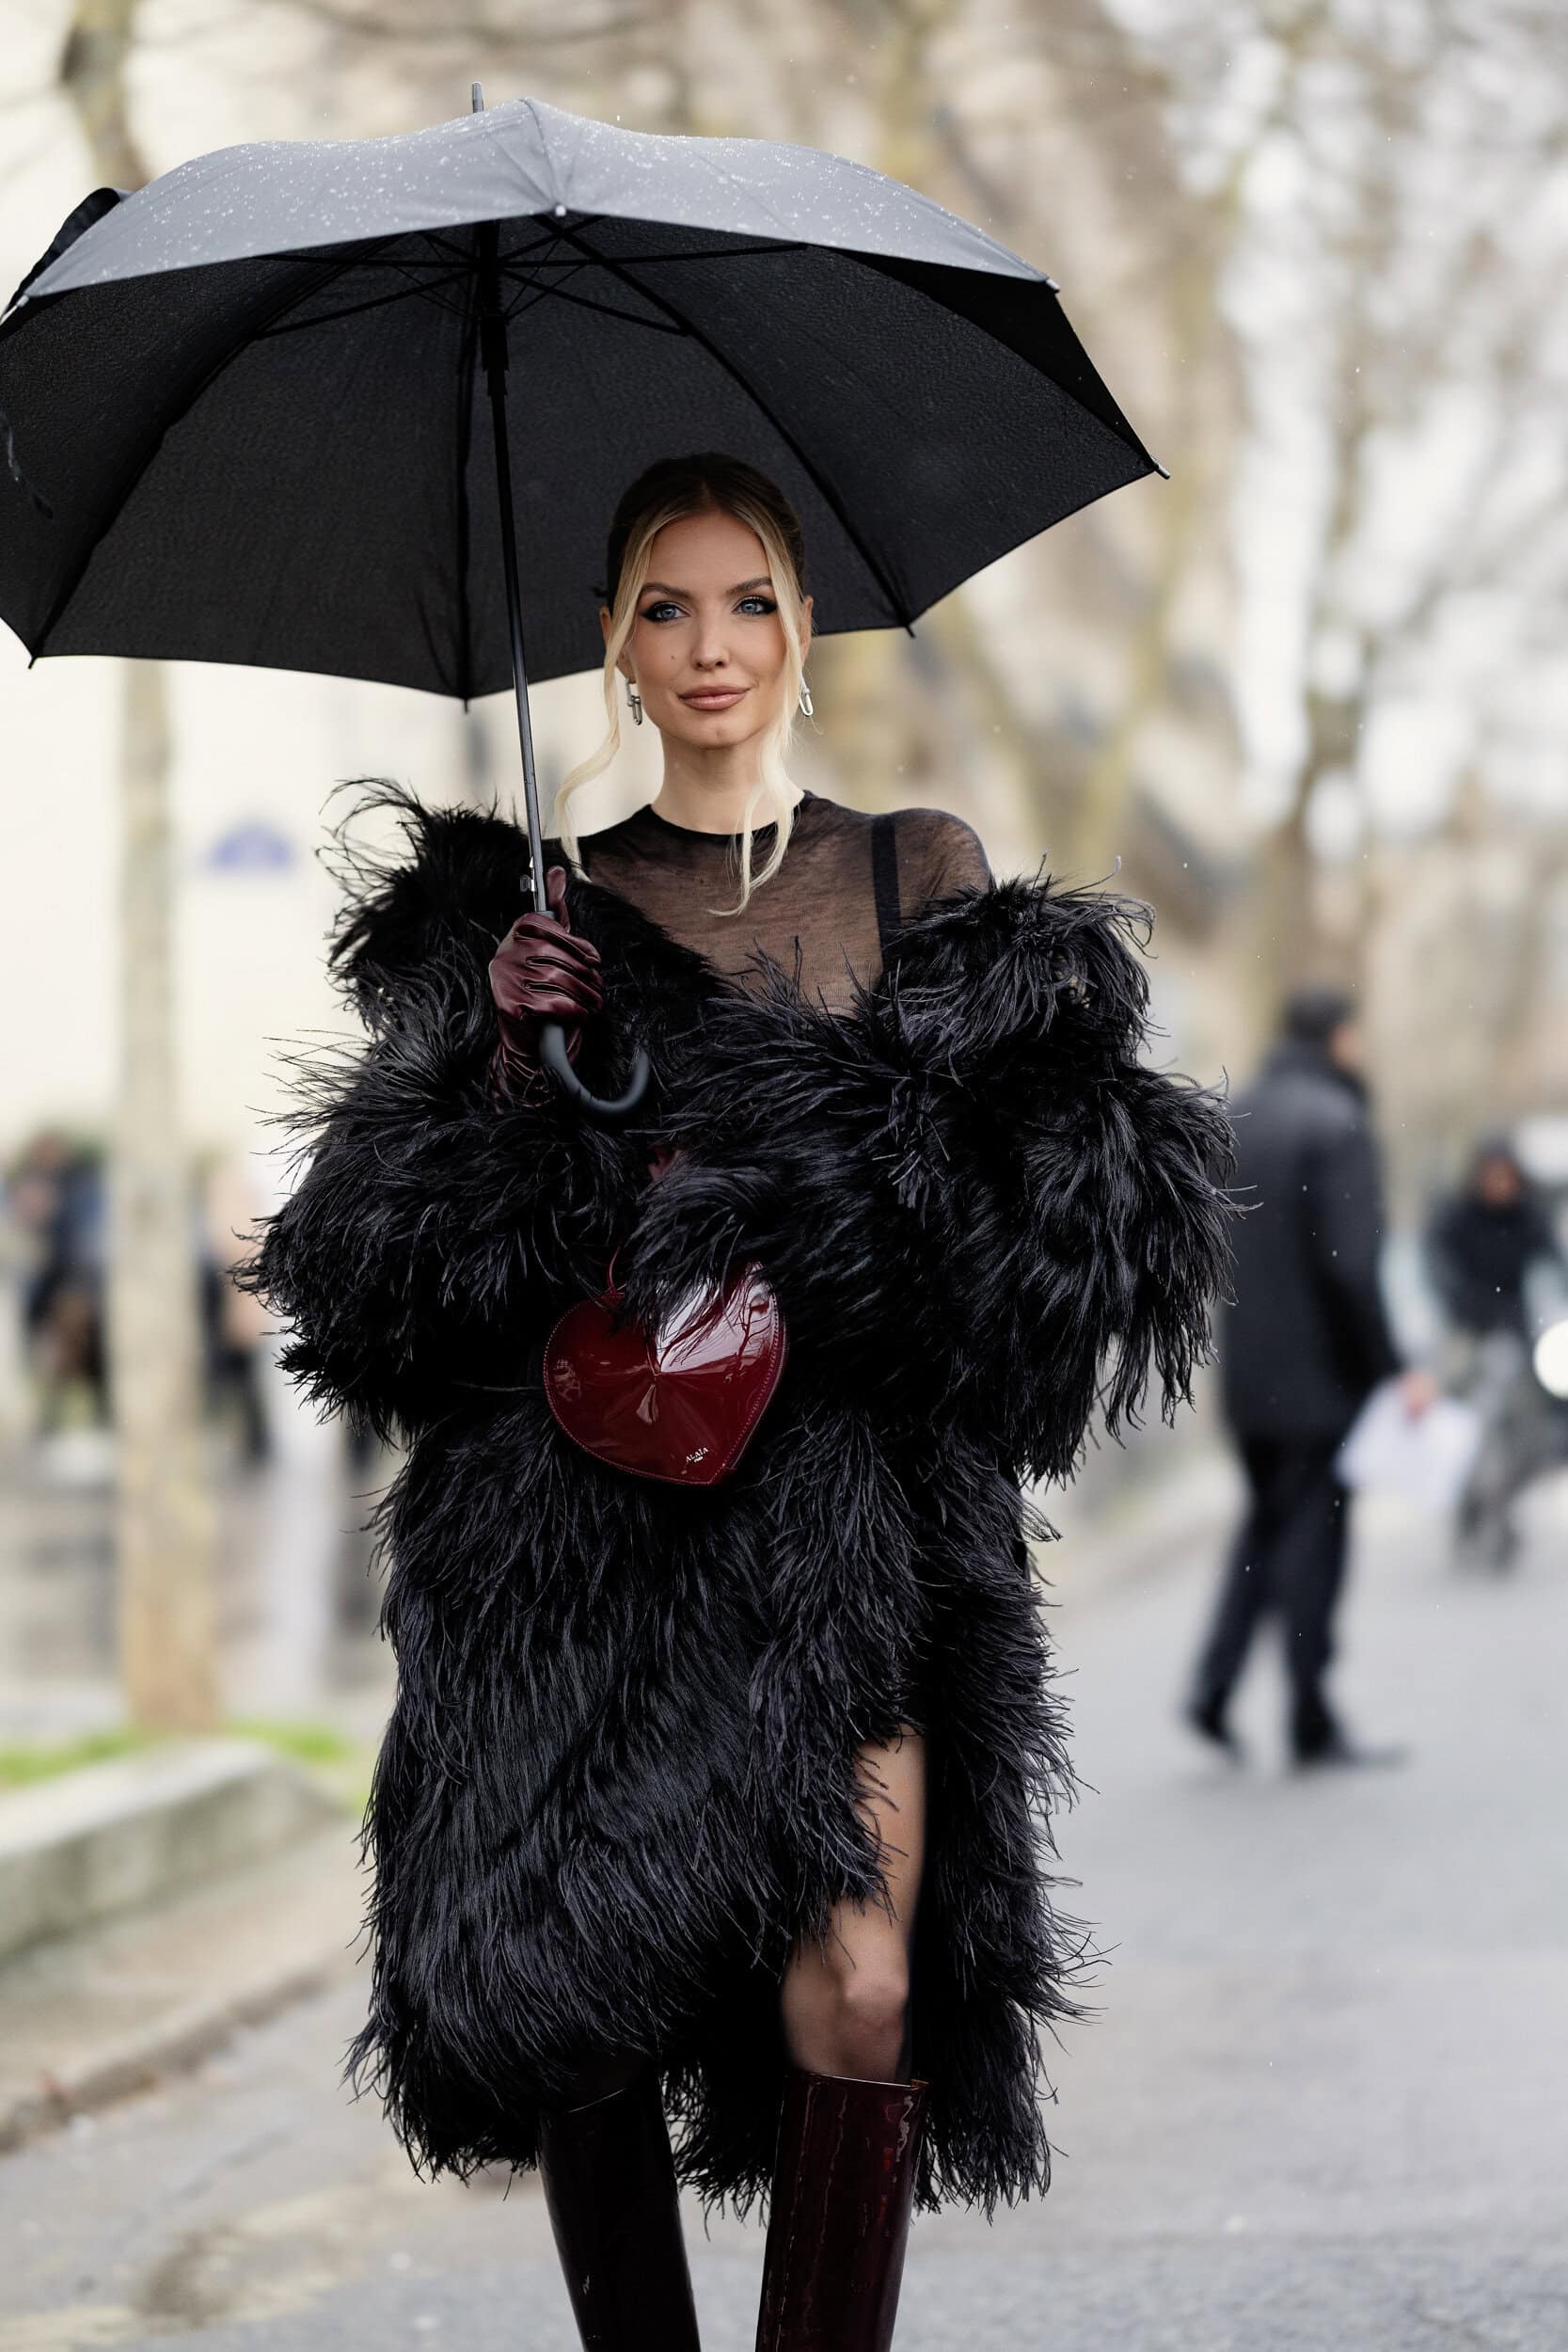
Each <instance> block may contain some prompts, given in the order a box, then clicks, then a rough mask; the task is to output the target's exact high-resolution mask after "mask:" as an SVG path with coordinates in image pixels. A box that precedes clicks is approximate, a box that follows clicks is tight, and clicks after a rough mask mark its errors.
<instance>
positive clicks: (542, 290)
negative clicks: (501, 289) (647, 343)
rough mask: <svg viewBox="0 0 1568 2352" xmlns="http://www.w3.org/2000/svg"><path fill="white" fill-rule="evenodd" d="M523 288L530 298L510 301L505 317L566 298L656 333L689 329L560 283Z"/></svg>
mask: <svg viewBox="0 0 1568 2352" xmlns="http://www.w3.org/2000/svg"><path fill="white" fill-rule="evenodd" d="M525 291H526V292H527V293H528V294H531V300H528V301H524V300H521V299H519V300H518V301H516V302H515V303H512V304H511V305H510V306H509V307H508V310H507V313H506V315H507V319H508V321H511V320H512V319H516V318H521V317H522V315H523V313H524V311H525V310H533V309H534V307H535V306H536V305H537V304H538V303H541V302H570V303H571V304H573V306H574V307H575V308H576V309H578V310H597V311H598V313H599V315H600V317H601V318H607V319H619V320H620V321H621V322H622V324H623V326H646V327H647V328H649V329H650V330H651V332H652V333H654V334H656V335H685V334H688V333H689V331H690V330H689V328H688V327H685V326H676V325H674V324H673V323H672V322H671V321H670V320H669V319H649V318H640V317H639V316H638V314H637V312H636V311H635V310H617V309H616V308H615V305H614V304H613V303H612V302H595V301H594V297H593V295H592V294H568V293H567V292H566V289H565V287H564V286H528V287H526V288H525Z"/></svg>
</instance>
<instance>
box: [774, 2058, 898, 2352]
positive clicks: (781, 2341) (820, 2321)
mask: <svg viewBox="0 0 1568 2352" xmlns="http://www.w3.org/2000/svg"><path fill="white" fill-rule="evenodd" d="M926 2100H927V2086H926V2084H925V2083H924V2082H918V2081H917V2082H909V2083H877V2082H858V2081H855V2080H853V2079H851V2078H850V2077H848V2076H846V2075H841V2074H809V2073H808V2072H807V2071H806V2070H805V2069H804V2068H803V2067H799V2066H796V2067H791V2069H790V2071H789V2076H788V2080H787V2082H786V2085H785V2088H784V2112H783V2114H782V2116H781V2118H780V2122H779V2147H778V2154H777V2157H776V2159H775V2162H774V2168H773V2195H772V2204H771V2209H770V2213H769V2218H768V2245H767V2251H766V2254H765V2256H764V2260H763V2274H762V2309H761V2312H760V2315H759V2317H758V2320H757V2352H888V2348H889V2346H890V2345H891V2344H892V2342H893V2324H894V2321H895V2318H896V2317H897V2313H898V2289H899V2285H900V2283H901V2281H902V2279H903V2274H904V2249H905V2247H906V2245H907V2243H908V2240H909V2230H910V2215H911V2209H912V2207H913V2202H914V2184H915V2171H916V2168H917V2166H918V2163H919V2160H920V2150H921V2143H922V2141H923V2140H924V2138H925V2135H926Z"/></svg>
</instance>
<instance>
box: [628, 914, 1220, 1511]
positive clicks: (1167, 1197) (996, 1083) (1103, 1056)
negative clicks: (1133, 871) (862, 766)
mask: <svg viewBox="0 0 1568 2352" xmlns="http://www.w3.org/2000/svg"><path fill="white" fill-rule="evenodd" d="M1146 920H1147V916H1146V913H1145V911H1144V910H1142V909H1140V908H1138V907H1136V906H1135V905H1132V904H1131V903H1130V902H1128V901H1126V900H1124V899H1121V898H1117V897H1114V896H1111V895H1109V894H1104V893H1097V892H1086V891H1068V890H1058V889H1056V888H1055V887H1054V886H1053V884H1052V883H1051V882H1049V881H1045V882H1041V881H1033V882H1005V883H1002V884H998V885H994V886H992V887H990V888H988V889H983V890H971V891H966V892H963V893H961V894H958V895H956V896H954V897H953V898H949V899H948V900H946V901H945V902H943V903H942V904H940V905H938V906H935V907H933V908H931V909H929V910H927V912H926V913H925V914H922V915H920V916H918V917H917V918H916V919H915V920H914V921H913V922H911V923H910V924H908V925H906V926H905V927H904V929H903V930H902V931H901V932H900V934H899V936H898V938H897V939H896V940H895V943H894V946H893V948H892V950H891V952H890V955H889V959H888V965H887V969H886V971H885V972H884V973H883V975H882V977H881V978H880V979H879V982H878V983H877V985H876V986H875V987H874V988H873V989H870V990H868V991H866V992H863V994H862V997H861V999H860V1001H859V1003H858V1005H857V1008H856V1009H855V1011H854V1013H853V1015H852V1017H849V1018H847V1019H846V1018H843V1017H835V1016H832V1015H829V1014H826V1013H823V1012H820V1011H817V1010H815V1009H812V1008H811V1007H809V1006H808V1005H806V1004H805V1003H804V1002H803V1001H802V999H801V998H800V994H799V992H798V991H796V990H795V989H794V987H793V985H792V983H791V982H790V981H789V980H788V978H787V977H786V976H785V975H784V973H783V972H782V971H781V970H779V969H778V967H776V966H775V967H772V968H771V969H770V970H768V971H766V972H764V973H763V974H761V976H760V977H761V980H762V986H761V987H760V988H759V990H758V991H757V993H755V994H754V995H752V997H750V998H748V999H745V1000H734V999H732V1000H729V1001H726V1002H725V1003H724V1004H723V1005H722V1006H720V1007H716V1008H715V1009H713V1011H712V1013H710V1016H709V1019H708V1023H707V1026H706V1031H705V1055H704V1061H703V1068H702V1073H701V1076H700V1079H699V1081H698V1082H697V1083H696V1084H695V1085H694V1087H693V1089H692V1090H691V1092H690V1095H689V1100H688V1102H687V1103H686V1104H685V1105H684V1106H683V1109H684V1126H683V1132H682V1140H683V1142H684V1143H685V1146H686V1158H685V1160H684V1161H683V1162H682V1163H681V1165H680V1166H679V1167H678V1168H676V1169H675V1170H674V1171H673V1176H672V1177H671V1178H669V1179H667V1180H666V1182H665V1184H662V1185H660V1186H658V1187H657V1188H656V1190H655V1192H654V1194H653V1195H651V1196H650V1197H649V1198H648V1199H647V1200H645V1201H644V1203H643V1204H642V1207H641V1216H640V1219H639V1224H638V1228H637V1232H636V1234H635V1237H634V1239H633V1241H632V1243H631V1245H630V1246H629V1247H628V1248H627V1249H626V1250H625V1251H624V1252H623V1255H622V1258H621V1260H620V1261H619V1262H618V1263H619V1265H620V1267H621V1268H623V1269H625V1275H626V1290H627V1298H628V1304H629V1305H630V1307H631V1308H632V1310H633V1311H637V1312H640V1313H641V1314H642V1315H643V1316H644V1317H647V1316H649V1315H652V1314H656V1313H657V1312H658V1311H659V1310H660V1308H661V1307H662V1306H663V1304H664V1303H665V1302H666V1301H667V1300H670V1299H673V1297H675V1296H677V1295H679V1293H680V1291H681V1289H682V1288H683V1286H684V1285H685V1284H686V1283H687V1282H689V1280H691V1279H694V1278H696V1277H712V1276H715V1275H717V1274H718V1273H720V1272H721V1270H722V1268H723V1267H724V1265H725V1264H727V1263H730V1262H732V1261H733V1260H734V1259H735V1258H736V1257H737V1256H739V1255H751V1256H754V1257H755V1258H756V1259H757V1260H758V1261H759V1262H760V1263H763V1264H764V1266H765V1267H766V1268H767V1269H768V1272H769V1274H770V1276H771V1277H772V1279H773V1280H774V1282H775V1285H776V1287H777V1289H778V1291H779V1295H780V1299H781V1303H782V1304H783V1306H784V1313H785V1317H786V1321H787V1323H788V1325H789V1329H790V1335H791V1344H792V1347H798V1348H800V1349H801V1350H802V1351H804V1352H805V1353H806V1354H808V1355H809V1357H810V1358H811V1359H812V1362H813V1366H814V1377H816V1378H817V1379H818V1380H820V1381H823V1382H826V1383H829V1384H830V1385H836V1386H841V1387H843V1388H844V1389H845V1390H846V1391H850V1392H855V1391H858V1392H859V1393H861V1394H864V1393H865V1392H866V1390H867V1386H868V1384H871V1385H874V1386H875V1389H876V1391H877V1392H878V1394H879V1396H880V1397H881V1398H882V1399H883V1401H884V1403H885V1405H886V1406H887V1407H888V1409H890V1410H893V1411H895V1412H898V1411H900V1410H901V1411H903V1412H905V1413H907V1415H908V1416H909V1418H910V1419H911V1421H914V1422H918V1421H921V1420H926V1421H929V1420H930V1419H931V1418H932V1417H933V1416H941V1417H943V1418H945V1419H947V1420H956V1421H958V1422H963V1423H964V1424H966V1425H970V1426H973V1427H974V1428H975V1429H976V1430H983V1431H986V1432H988V1433H990V1436H991V1437H992V1438H994V1439H995V1440H997V1441H998V1442H999V1443H1000V1445H1001V1447H1002V1449H1003V1451H1004V1452H1005V1454H1006V1456H1007V1457H1008V1458H1009V1460H1010V1461H1011V1462H1012V1463H1013V1464H1014V1465H1015V1466H1016V1467H1017V1469H1018V1470H1019V1471H1020V1473H1021V1474H1032V1475H1039V1476H1065V1475H1067V1474H1068V1473H1069V1470H1070V1469H1071V1468H1072V1466H1073V1464H1074V1462H1075V1460H1076V1457H1077V1454H1078V1452H1079V1449H1080V1447H1081V1445H1082V1443H1083V1439H1084V1436H1085V1430H1086V1427H1087V1424H1088V1422H1089V1419H1090V1416H1091V1413H1092V1412H1093V1410H1094V1409H1095V1406H1096V1405H1097V1404H1099V1405H1100V1406H1101V1407H1102V1408H1103V1410H1104V1413H1105V1416H1106V1420H1107V1422H1108V1424H1109V1425H1110V1427H1111V1428H1112V1430H1113V1431H1115V1430H1116V1429H1117V1428H1118V1427H1119V1426H1120V1425H1122V1424H1123V1423H1126V1422H1132V1421H1134V1420H1135V1419H1136V1417H1137V1414H1138V1411H1139V1408H1140V1406H1141V1405H1142V1403H1143V1401H1144V1399H1145V1396H1146V1394H1147V1391H1148V1385H1149V1382H1150V1380H1151V1379H1153V1380H1154V1381H1156V1382H1157V1383H1158V1385H1159V1389H1160V1391H1161V1397H1162V1402H1163V1404H1164V1408H1165V1410H1166V1411H1167V1412H1169V1411H1172V1410H1174V1408H1175V1406H1176V1405H1177V1403H1178V1402H1179V1401H1180V1399H1181V1398H1182V1397H1184V1396H1185V1395H1186V1394H1187V1393H1188V1389H1189V1384H1190V1380H1191V1375H1192V1372H1193V1369H1194V1366H1195V1364H1196V1361H1197V1360H1198V1359H1200V1358H1201V1357H1203V1356H1204V1355H1206V1354H1207V1352H1208V1349H1209V1344H1210V1314H1211V1310H1212V1304H1213V1301H1214V1299H1215V1296H1216V1294H1217V1293H1218V1292H1219V1290H1220V1289H1221V1287H1222V1286H1223V1282H1224V1279H1225V1271H1226V1266H1227V1239H1226V1224H1227V1214H1228V1202H1227V1197H1226V1195H1225V1192H1224V1189H1223V1186H1224V1180H1225V1177H1226V1175H1227V1170H1228V1164H1229V1149H1230V1131H1229V1128H1228V1125H1227V1121H1226V1119H1225V1116H1224V1112H1223V1108H1222V1105H1221V1103H1220V1100H1219V1098H1218V1096H1217V1095H1216V1094H1214V1093H1212V1092H1211V1091H1209V1090H1207V1089H1203V1088H1200V1087H1197V1086H1195V1085H1192V1084H1190V1083H1188V1082H1186V1081H1183V1080H1180V1079H1176V1078H1171V1077H1168V1076H1165V1075H1164V1074H1163V1073H1160V1072H1159V1071H1157V1070H1155V1069H1153V1068H1151V1067H1150V1066H1149V1064H1148V1062H1147V1061H1146V1060H1145V1059H1144V1047H1145V1042H1146V1035H1147V1024H1148V991H1147V980H1146V977H1145V972H1144V967H1143V963H1142V960H1141V957H1140V955H1139V953H1138V948H1139V945H1140V941H1141V936H1142V930H1143V926H1144V923H1145V922H1146Z"/></svg>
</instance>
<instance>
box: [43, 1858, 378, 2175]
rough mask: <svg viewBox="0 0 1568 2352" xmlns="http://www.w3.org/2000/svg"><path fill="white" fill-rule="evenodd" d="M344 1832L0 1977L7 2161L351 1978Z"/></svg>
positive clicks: (352, 1919)
mask: <svg viewBox="0 0 1568 2352" xmlns="http://www.w3.org/2000/svg"><path fill="white" fill-rule="evenodd" d="M356 1842H357V1841H356V1836H355V1834H354V1831H353V1829H352V1826H351V1825H350V1823H349V1822H348V1821H347V1820H339V1821H338V1823H337V1825H336V1826H335V1827H334V1828H333V1829H331V1830H329V1831H326V1832H325V1833H318V1834H317V1835H316V1836H313V1837H310V1838H309V1839H308V1840H305V1841H303V1842H301V1843H298V1844H295V1845H293V1846H292V1847H291V1848H289V1849H288V1850H287V1851H284V1852H281V1853H277V1854H274V1855H271V1856H269V1857H267V1858H266V1859H265V1860H263V1861H261V1862H258V1863H253V1864H251V1865H250V1866H248V1867H241V1868H239V1869H235V1870H230V1871H228V1872H226V1873H225V1874H224V1876H223V1877H222V1878H221V1879H220V1880H219V1881H217V1882H216V1883H214V1884H210V1885H207V1886H204V1887H202V1888H200V1889H198V1890H196V1891H194V1892H190V1893H187V1894H185V1895H183V1896H179V1897H176V1898H174V1899H171V1900H170V1901H168V1902H166V1903H165V1904H161V1905H159V1906H158V1907H157V1908H155V1909H152V1910H146V1911H142V1912H135V1913H130V1914H127V1915H125V1916H123V1917H120V1918H118V1919H114V1920H111V1921H109V1922H108V1923H107V1924H106V1925H105V1926H103V1927H100V1928H97V1929H94V1930H88V1931H85V1932H83V1933H81V1934H79V1935H74V1936H70V1937H66V1938H64V1939H61V1940H59V1941H56V1942H51V1943H48V1944H40V1945H35V1946H34V1947H33V1948H32V1949H31V1950H29V1951H26V1952H24V1953H23V1954H22V1955H21V1956H20V1957H19V1958H17V1959H14V1960H12V1961H10V1962H9V1963H8V1964H7V1965H6V1966H5V1967H4V1968H0V2151H8V2150H10V2149H14V2148H17V2147H19V2146H21V2145H22V2144H23V2143H24V2141H26V2140H28V2139H31V2138H33V2137H36V2136H37V2135H38V2134H39V2133H40V2132H42V2131H47V2130H49V2129H51V2128H53V2127H55V2126H58V2125H59V2124H62V2123H66V2122H70V2120H71V2117H72V2116H73V2115H76V2114H79V2113H82V2112H84V2111H86V2110H87V2109H90V2108H92V2107H96V2106H103V2105H105V2104H106V2103H107V2102H109V2101H111V2100H114V2099H119V2098H123V2097H125V2096H126V2095H127V2094H128V2093H129V2092H132V2091H135V2090H146V2089H149V2088H150V2087H151V2086H153V2085H155V2084H156V2083H157V2082H158V2081H159V2079H160V2078H161V2077H162V2076H163V2075H164V2074H167V2073H170V2072H173V2071H176V2070H178V2069H181V2068H184V2067H189V2066H193V2065H195V2064H197V2063H198V2062H199V2060H201V2059H202V2058H206V2057H207V2056H209V2055H210V2054H211V2053H212V2052H213V2051H214V2050H215V2049H217V2048H219V2047H220V2046H221V2045H222V2043H223V2042H226V2041H227V2040H228V2039H229V2038H230V2036H231V2035H232V2034H234V2033H235V2032H236V2031H238V2030H240V2029H241V2028H243V2027H245V2026H253V2025H259V2024H260V2023H261V2022H262V2020H264V2019H265V2018H267V2017H269V2016H271V2015H273V2014H274V2013H275V2012H276V2011H277V2010H281V2009H284V2008H286V2007H287V2006H288V2005H289V2004H290V2003H291V2002H293V2001H296V2000H299V1999H301V1998H303V1997H304V1996H305V1995H307V1994H311V1993H314V1992H316V1991H318V1990H320V1989H321V1988H322V1987H324V1986H325V1985H327V1984H329V1983H331V1982H333V1981H336V1980H340V1979H342V1978H343V1977H344V1976H346V1975H347V1974H349V1973H350V1972H351V1971H352V1969H353V1967H354V1965H355V1959H354V1952H355V1947H356V1943H357V1940H358V1928H359V1912H360V1898H361V1887H360V1883H359V1880H358V1874H357V1871H356Z"/></svg>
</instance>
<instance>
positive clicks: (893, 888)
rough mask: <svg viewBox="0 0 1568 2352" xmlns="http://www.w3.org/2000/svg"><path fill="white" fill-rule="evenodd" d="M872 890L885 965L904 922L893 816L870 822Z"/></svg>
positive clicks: (874, 819)
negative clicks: (899, 901)
mask: <svg viewBox="0 0 1568 2352" xmlns="http://www.w3.org/2000/svg"><path fill="white" fill-rule="evenodd" d="M871 887H872V889H873V890H874V891H875V892H876V895H877V936H878V938H879V941H880V942H881V948H882V961H883V962H884V963H885V962H886V961H887V951H888V947H889V945H890V943H891V941H892V939H893V934H894V932H895V930H897V929H898V927H899V924H900V922H901V920H902V917H901V915H900V914H899V912H898V834H897V833H896V831H895V826H894V821H893V818H892V816H891V815H886V816H882V817H873V818H872V819H871Z"/></svg>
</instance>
